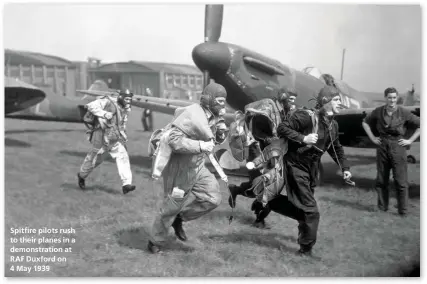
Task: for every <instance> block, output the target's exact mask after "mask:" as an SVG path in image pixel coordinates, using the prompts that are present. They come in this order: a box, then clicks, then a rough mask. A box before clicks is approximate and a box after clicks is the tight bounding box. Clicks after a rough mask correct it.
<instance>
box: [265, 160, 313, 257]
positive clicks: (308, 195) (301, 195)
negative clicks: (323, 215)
mask: <svg viewBox="0 0 427 284" xmlns="http://www.w3.org/2000/svg"><path fill="white" fill-rule="evenodd" d="M306 166H307V167H303V168H305V169H302V168H301V167H299V166H298V165H297V163H293V162H291V161H288V162H286V171H287V173H286V177H287V185H286V188H287V194H288V196H283V195H279V196H278V197H276V198H275V199H273V200H272V201H270V202H269V207H270V209H271V210H273V211H274V212H276V213H279V214H282V215H284V216H287V217H290V218H292V219H294V220H297V221H298V223H299V225H298V243H299V245H300V247H301V249H303V250H305V251H308V250H310V249H311V248H312V247H313V246H314V244H315V243H316V240H317V230H318V228H319V221H320V214H319V209H318V207H317V202H316V200H315V199H314V187H315V186H316V180H315V179H316V173H317V168H316V167H317V166H318V162H313V163H312V164H308V165H306Z"/></svg>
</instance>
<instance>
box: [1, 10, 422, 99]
mask: <svg viewBox="0 0 427 284" xmlns="http://www.w3.org/2000/svg"><path fill="white" fill-rule="evenodd" d="M204 9H205V8H204V5H203V4H196V3H189V4H173V3H172V4H156V5H154V4H147V3H146V4H127V5H126V4H96V3H95V4H79V3H74V4H53V3H45V4H35V3H30V4H25V3H9V4H6V5H4V7H3V31H4V32H3V35H4V36H3V46H4V48H10V49H16V50H26V51H33V52H41V53H46V54H51V55H56V56H60V57H63V58H65V59H68V60H78V61H84V60H86V59H87V57H89V56H93V57H97V58H100V59H101V60H102V62H104V63H107V62H118V61H128V60H139V61H158V62H171V63H184V64H193V61H192V58H191V51H192V49H193V47H194V46H196V45H197V44H199V43H201V42H202V41H203V38H204V36H203V33H204ZM421 16H422V12H421V7H420V6H419V5H418V4H414V5H385V4H381V5H368V4H363V5H355V4H326V3H317V4H291V3H270V4H261V3H238V4H225V6H224V16H223V24H222V33H221V38H220V41H223V42H229V43H233V44H237V45H240V46H244V47H246V48H248V49H251V50H253V51H256V52H258V53H261V54H263V55H266V56H268V57H271V58H273V59H276V60H279V61H280V62H281V63H283V64H285V65H288V66H290V67H292V68H295V69H298V70H301V69H303V68H304V67H307V66H315V67H317V68H319V69H320V70H321V71H322V72H323V73H329V74H331V75H333V76H334V77H337V78H340V75H341V62H342V51H343V48H345V49H346V52H345V64H344V73H343V78H344V81H346V82H347V83H349V85H350V86H352V87H353V88H355V89H357V90H362V91H376V92H383V91H384V89H385V88H387V87H389V86H394V87H396V88H397V89H398V90H399V91H401V92H402V91H406V90H407V89H410V88H411V85H412V84H415V88H416V89H417V90H420V88H421V85H420V84H421V66H422V63H421V61H422V57H421V43H422V41H421V28H422V21H421Z"/></svg>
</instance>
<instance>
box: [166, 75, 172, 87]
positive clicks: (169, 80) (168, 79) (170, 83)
mask: <svg viewBox="0 0 427 284" xmlns="http://www.w3.org/2000/svg"><path fill="white" fill-rule="evenodd" d="M166 83H167V84H168V85H173V77H172V76H169V75H166Z"/></svg>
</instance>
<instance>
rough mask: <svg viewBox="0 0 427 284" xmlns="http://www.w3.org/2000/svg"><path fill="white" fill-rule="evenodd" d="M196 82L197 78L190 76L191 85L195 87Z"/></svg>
mask: <svg viewBox="0 0 427 284" xmlns="http://www.w3.org/2000/svg"><path fill="white" fill-rule="evenodd" d="M194 83H195V78H194V76H190V83H189V85H190V87H193V86H194Z"/></svg>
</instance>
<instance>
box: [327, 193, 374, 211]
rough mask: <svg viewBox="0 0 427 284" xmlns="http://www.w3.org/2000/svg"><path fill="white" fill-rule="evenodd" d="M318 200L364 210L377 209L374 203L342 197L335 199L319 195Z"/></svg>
mask: <svg viewBox="0 0 427 284" xmlns="http://www.w3.org/2000/svg"><path fill="white" fill-rule="evenodd" d="M319 200H322V201H329V202H332V203H334V204H336V205H339V206H343V207H350V208H353V209H356V210H359V211H365V212H375V211H377V209H376V205H363V204H360V203H356V202H351V201H347V200H344V199H336V198H330V197H327V196H321V197H319Z"/></svg>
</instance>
